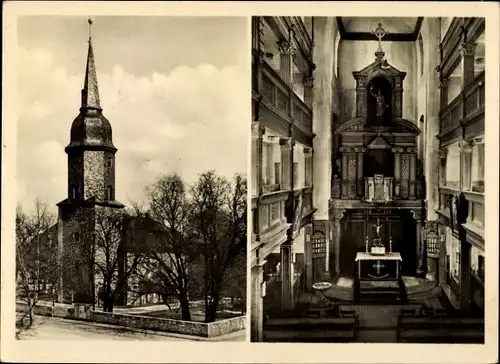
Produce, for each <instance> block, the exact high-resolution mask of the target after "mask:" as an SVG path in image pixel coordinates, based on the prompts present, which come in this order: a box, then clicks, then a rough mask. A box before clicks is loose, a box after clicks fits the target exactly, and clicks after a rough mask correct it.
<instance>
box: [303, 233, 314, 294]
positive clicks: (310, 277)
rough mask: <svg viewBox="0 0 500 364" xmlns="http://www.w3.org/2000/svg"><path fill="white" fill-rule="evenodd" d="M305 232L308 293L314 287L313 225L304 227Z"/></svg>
mask: <svg viewBox="0 0 500 364" xmlns="http://www.w3.org/2000/svg"><path fill="white" fill-rule="evenodd" d="M304 232H305V235H306V241H305V245H304V261H305V271H306V287H305V289H306V291H307V292H310V291H311V290H312V285H313V283H314V282H313V249H312V240H311V237H312V235H313V226H312V224H307V225H306V226H305V227H304Z"/></svg>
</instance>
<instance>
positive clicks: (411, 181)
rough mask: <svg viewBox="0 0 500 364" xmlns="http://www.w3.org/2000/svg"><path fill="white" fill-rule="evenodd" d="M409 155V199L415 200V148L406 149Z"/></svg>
mask: <svg viewBox="0 0 500 364" xmlns="http://www.w3.org/2000/svg"><path fill="white" fill-rule="evenodd" d="M406 151H407V152H408V155H409V157H408V158H409V198H410V200H415V199H416V196H415V182H416V180H417V170H416V167H417V148H408V149H407V150H406Z"/></svg>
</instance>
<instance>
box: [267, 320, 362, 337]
mask: <svg viewBox="0 0 500 364" xmlns="http://www.w3.org/2000/svg"><path fill="white" fill-rule="evenodd" d="M356 324H357V318H356V317H354V318H340V317H324V318H313V317H300V318H288V319H269V320H267V321H266V322H265V323H264V339H265V341H271V342H318V341H321V342H348V341H353V340H354V338H355V336H356Z"/></svg>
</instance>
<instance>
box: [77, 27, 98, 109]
mask: <svg viewBox="0 0 500 364" xmlns="http://www.w3.org/2000/svg"><path fill="white" fill-rule="evenodd" d="M88 22H89V50H88V54H87V68H86V69H85V81H84V84H83V89H82V106H81V109H99V110H101V105H100V102H99V88H98V86H97V74H96V70H95V63H94V51H93V49H92V19H89V20H88Z"/></svg>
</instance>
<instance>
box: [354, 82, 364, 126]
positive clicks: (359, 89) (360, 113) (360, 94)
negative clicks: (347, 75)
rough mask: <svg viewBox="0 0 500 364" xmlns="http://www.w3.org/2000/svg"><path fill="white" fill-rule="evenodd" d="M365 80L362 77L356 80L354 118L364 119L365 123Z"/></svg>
mask: <svg viewBox="0 0 500 364" xmlns="http://www.w3.org/2000/svg"><path fill="white" fill-rule="evenodd" d="M365 80H366V77H364V76H359V77H357V78H356V117H358V118H364V120H365V122H366V101H365V92H366V85H365Z"/></svg>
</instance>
